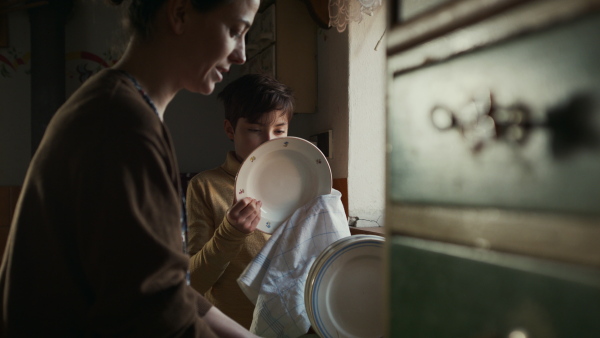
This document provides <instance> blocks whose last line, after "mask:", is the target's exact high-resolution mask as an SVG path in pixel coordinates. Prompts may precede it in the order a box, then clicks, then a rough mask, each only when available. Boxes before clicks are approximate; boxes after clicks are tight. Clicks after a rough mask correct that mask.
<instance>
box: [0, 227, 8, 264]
mask: <svg viewBox="0 0 600 338" xmlns="http://www.w3.org/2000/svg"><path fill="white" fill-rule="evenodd" d="M9 232H10V228H8V227H6V228H5V227H0V262H1V261H2V257H4V250H5V249H6V241H7V240H8V233H9Z"/></svg>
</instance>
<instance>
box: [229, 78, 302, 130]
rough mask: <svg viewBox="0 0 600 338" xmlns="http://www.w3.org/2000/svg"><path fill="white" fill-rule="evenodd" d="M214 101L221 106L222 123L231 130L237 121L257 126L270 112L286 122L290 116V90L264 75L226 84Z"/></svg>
mask: <svg viewBox="0 0 600 338" xmlns="http://www.w3.org/2000/svg"><path fill="white" fill-rule="evenodd" d="M218 98H219V99H220V100H221V101H223V105H224V106H225V119H227V120H229V122H230V123H231V125H232V126H233V128H234V129H235V126H236V124H237V121H238V119H239V118H241V117H243V118H246V119H247V120H248V122H249V123H257V122H259V121H260V120H261V118H263V115H264V114H267V113H270V112H272V111H274V110H280V111H281V115H280V116H287V119H288V121H290V120H291V119H292V116H293V115H294V96H293V93H292V89H291V88H290V87H288V86H286V85H285V84H283V83H281V82H279V81H277V80H276V79H274V78H272V77H271V76H268V75H263V74H247V75H243V76H241V77H240V78H238V79H236V80H234V81H233V82H231V83H230V84H228V85H227V86H226V87H225V88H224V89H223V90H222V91H221V92H220V93H219V95H218Z"/></svg>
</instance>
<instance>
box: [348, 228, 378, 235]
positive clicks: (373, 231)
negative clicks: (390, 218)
mask: <svg viewBox="0 0 600 338" xmlns="http://www.w3.org/2000/svg"><path fill="white" fill-rule="evenodd" d="M350 234H351V235H376V236H384V237H385V228H384V227H350Z"/></svg>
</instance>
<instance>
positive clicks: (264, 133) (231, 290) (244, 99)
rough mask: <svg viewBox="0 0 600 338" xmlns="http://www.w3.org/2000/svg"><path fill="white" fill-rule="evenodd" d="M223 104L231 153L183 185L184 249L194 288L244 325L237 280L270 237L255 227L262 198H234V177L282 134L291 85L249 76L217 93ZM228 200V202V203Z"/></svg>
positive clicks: (246, 306) (244, 302) (247, 315)
mask: <svg viewBox="0 0 600 338" xmlns="http://www.w3.org/2000/svg"><path fill="white" fill-rule="evenodd" d="M218 97H219V99H220V100H222V101H223V104H224V107H225V125H224V127H225V133H226V134H227V137H229V139H230V140H232V141H233V145H234V151H230V152H229V153H228V154H227V157H226V160H225V163H224V164H223V165H221V166H220V167H218V168H215V169H212V170H207V171H204V172H201V173H199V174H197V175H196V176H194V177H193V178H192V179H191V181H190V183H189V185H188V189H187V214H188V249H189V254H190V256H191V259H190V274H191V285H192V287H193V288H195V289H196V290H198V291H199V292H200V293H202V294H204V295H205V296H206V298H207V299H208V300H209V301H211V302H212V303H213V304H214V305H215V306H216V307H218V308H219V309H220V310H221V311H223V312H224V313H225V314H227V315H228V316H230V317H231V318H233V319H234V320H236V321H237V322H238V323H240V324H241V325H243V326H245V327H246V328H249V327H250V324H251V323H252V315H253V311H254V304H252V303H251V302H250V301H249V300H248V298H247V297H246V295H245V294H244V293H243V292H242V290H241V289H240V287H239V286H238V284H237V278H238V277H239V276H240V274H241V273H242V272H243V271H244V269H245V268H246V266H247V265H248V263H250V261H251V260H252V259H253V258H254V256H255V255H256V254H257V253H258V252H260V250H261V249H262V247H263V246H264V245H265V243H266V241H267V240H268V239H269V237H270V235H268V234H265V233H263V232H261V231H254V230H255V229H256V226H257V225H258V221H259V220H260V206H261V202H260V201H257V200H255V199H251V198H248V197H247V198H245V199H243V200H240V201H235V200H234V198H235V196H234V195H235V194H234V186H235V176H236V174H237V172H238V171H239V169H240V167H241V165H242V162H243V161H244V160H245V159H246V157H248V155H249V154H250V153H251V152H252V151H253V150H254V149H256V148H257V147H258V146H260V145H261V144H263V143H264V142H266V141H268V140H271V139H274V138H278V137H285V136H287V132H288V125H289V123H290V120H291V119H292V115H293V96H292V92H291V89H290V88H289V87H287V86H286V85H284V84H282V83H280V82H278V81H277V80H275V79H273V78H271V77H269V76H266V75H259V74H249V75H245V76H242V77H240V78H239V79H237V80H235V81H234V82H232V83H230V84H229V85H228V86H226V87H225V89H224V90H223V91H222V92H221V93H220V94H219V96H218ZM232 201H233V205H232Z"/></svg>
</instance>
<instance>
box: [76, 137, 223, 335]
mask: <svg viewBox="0 0 600 338" xmlns="http://www.w3.org/2000/svg"><path fill="white" fill-rule="evenodd" d="M165 148H166V146H163V145H162V144H161V141H160V140H156V139H155V138H151V137H144V136H137V137H127V136H118V134H117V135H116V136H114V137H113V138H111V139H108V140H106V141H104V142H103V143H102V146H101V147H99V148H98V149H96V151H93V152H91V154H90V155H89V156H88V157H87V158H89V159H90V158H91V159H90V162H89V164H90V165H89V166H88V165H86V166H84V168H83V169H84V170H81V173H82V174H81V175H82V178H83V179H82V183H81V186H82V187H85V189H82V190H83V191H84V192H83V193H81V195H79V196H77V197H78V198H77V200H78V201H79V202H78V203H80V205H79V207H78V208H77V209H78V210H82V211H83V212H81V214H80V215H81V217H82V219H81V221H80V223H81V224H85V225H86V226H85V227H83V228H82V229H79V231H78V232H77V233H76V234H75V236H77V239H78V241H77V244H78V247H79V250H80V255H79V257H78V258H77V259H78V260H80V261H81V264H82V266H83V267H84V271H85V274H84V275H83V276H85V278H86V279H87V280H88V281H89V284H90V289H91V290H93V293H92V295H93V297H94V298H93V300H94V301H93V302H92V306H91V308H90V310H89V318H90V321H89V323H88V325H89V326H90V329H91V330H92V331H94V332H96V333H97V334H98V336H121V337H129V336H153V337H172V336H186V337H205V336H208V337H212V336H214V335H213V333H212V331H211V330H210V328H209V327H208V326H207V323H206V322H204V321H203V319H202V318H201V316H202V315H204V314H205V313H206V312H207V311H208V309H209V308H210V305H209V304H207V301H206V300H205V299H203V297H202V296H201V295H199V294H198V293H197V292H195V291H194V290H193V289H192V288H190V287H189V286H188V285H187V283H186V280H185V275H186V270H187V267H188V262H189V260H188V257H187V255H186V254H185V253H183V250H182V246H181V228H180V224H179V212H180V204H179V202H178V201H179V198H178V191H177V189H176V187H174V184H173V180H172V177H173V174H172V173H173V172H174V169H173V168H175V166H174V164H171V163H169V162H167V161H165V160H164V159H165V158H166V157H168V154H169V152H168V149H165ZM92 155H93V156H92ZM90 171H95V172H96V173H97V175H90V174H89V172H90ZM83 173H86V174H85V175H83ZM98 201H100V202H98Z"/></svg>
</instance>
